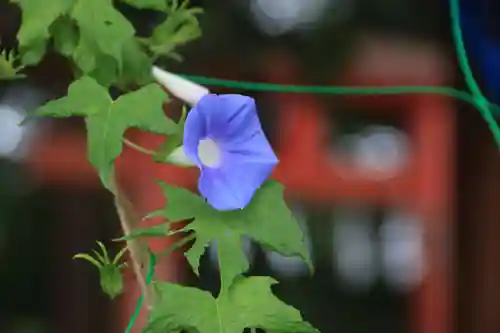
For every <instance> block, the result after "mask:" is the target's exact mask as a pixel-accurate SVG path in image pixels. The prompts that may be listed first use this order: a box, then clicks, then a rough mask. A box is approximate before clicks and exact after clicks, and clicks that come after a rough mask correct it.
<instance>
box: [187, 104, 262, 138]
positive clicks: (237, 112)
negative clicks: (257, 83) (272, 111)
mask: <svg viewBox="0 0 500 333" xmlns="http://www.w3.org/2000/svg"><path fill="white" fill-rule="evenodd" d="M191 112H199V113H201V114H202V115H203V117H204V118H205V119H206V124H207V133H210V136H211V137H213V138H215V139H218V140H231V139H234V138H235V137H238V138H242V137H246V136H248V135H249V134H251V133H252V132H254V131H255V130H258V129H261V126H260V122H259V118H258V115H257V107H256V105H255V100H254V99H253V98H251V97H248V96H243V95H235V94H229V95H215V94H209V95H205V96H203V98H202V99H201V100H200V101H199V102H198V104H196V106H195V107H194V108H193V110H192V111H191Z"/></svg>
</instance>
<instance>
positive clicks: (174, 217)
mask: <svg viewBox="0 0 500 333" xmlns="http://www.w3.org/2000/svg"><path fill="white" fill-rule="evenodd" d="M161 186H162V188H163V191H164V194H165V196H166V198H167V202H168V203H167V206H166V207H165V208H164V209H163V211H162V216H163V217H165V218H167V219H168V220H170V221H172V222H175V221H180V220H187V219H191V218H194V221H193V222H191V223H189V224H188V225H187V226H185V227H184V228H183V229H182V230H183V231H191V230H192V231H194V232H195V233H196V241H195V242H194V244H193V246H192V247H191V249H189V250H188V251H187V252H186V254H185V255H186V258H187V260H188V262H189V264H190V265H191V267H192V268H193V270H194V272H195V273H196V274H198V267H199V260H200V257H201V255H203V253H204V252H205V248H206V247H207V246H208V245H209V244H210V242H212V241H216V242H217V245H218V247H217V248H218V254H219V261H220V268H221V272H220V274H221V279H222V281H226V285H225V286H223V288H228V287H229V286H230V285H231V281H232V280H233V279H234V278H235V277H236V276H238V275H240V274H241V273H243V272H245V271H246V270H247V269H248V267H249V263H248V259H247V257H246V256H245V253H244V251H243V248H242V247H243V244H242V238H243V236H248V237H250V238H251V239H253V240H254V241H256V242H259V243H260V244H262V245H263V246H264V247H265V248H267V249H270V250H272V251H276V252H279V253H281V254H282V255H284V256H299V257H300V258H301V259H303V260H304V261H305V262H306V263H307V264H308V266H309V268H310V269H311V271H312V263H311V260H310V258H309V254H308V250H307V246H306V244H305V242H304V237H303V235H302V230H301V228H300V225H299V223H298V222H297V220H295V218H294V217H293V215H292V212H291V211H290V210H289V209H288V207H287V205H286V204H285V201H284V199H283V186H282V185H281V184H280V183H278V182H275V181H267V182H266V183H265V184H264V185H262V187H261V188H260V189H259V190H258V191H257V193H256V194H255V196H254V198H253V200H252V202H251V203H250V204H249V205H248V206H247V207H246V208H245V209H243V210H239V211H230V212H221V211H218V210H216V209H214V208H212V207H211V206H210V205H208V204H207V203H206V202H205V201H204V199H202V198H201V197H199V196H198V195H195V194H193V193H191V192H189V191H187V190H185V189H182V188H177V187H173V186H170V185H167V184H165V183H161ZM284 230H286V232H284Z"/></svg>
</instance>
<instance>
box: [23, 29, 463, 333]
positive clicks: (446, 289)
mask: <svg viewBox="0 0 500 333" xmlns="http://www.w3.org/2000/svg"><path fill="white" fill-rule="evenodd" d="M361 45H362V46H361V47H362V48H363V50H362V52H361V51H360V52H358V54H360V57H359V58H357V59H354V60H353V61H352V66H351V67H350V68H347V69H346V71H345V74H344V76H342V78H341V79H340V80H337V81H336V82H333V84H336V85H338V84H339V83H341V84H342V85H351V86H387V85H391V86H393V85H443V84H446V83H447V81H448V75H449V73H448V71H447V70H446V68H447V66H445V64H446V63H445V61H443V59H442V58H441V57H442V55H441V54H440V53H439V52H437V51H435V50H434V49H432V48H427V47H419V46H415V45H409V46H408V49H407V50H404V49H403V48H402V47H401V43H392V42H391V41H387V40H380V39H369V40H367V41H366V42H364V43H362V44H361ZM267 59H268V62H267V63H266V66H265V68H266V67H267V70H266V71H265V73H266V76H267V77H266V79H267V80H269V81H272V82H279V83H294V84H297V83H300V79H299V77H300V73H299V70H298V68H296V67H295V66H294V65H293V63H292V62H288V61H286V58H283V56H282V55H279V59H278V60H276V57H274V56H271V57H269V58H267ZM273 59H274V60H276V61H274V60H273ZM390 59H393V60H394V61H389V60H390ZM277 64H279V66H278V65H277ZM374 69H375V70H374ZM217 76H223V75H222V74H221V73H220V72H218V73H217ZM226 77H228V76H226ZM275 99H276V102H277V105H278V108H279V114H280V117H279V127H280V135H281V139H282V140H280V145H279V146H278V147H277V151H278V152H279V158H280V161H281V163H280V165H279V167H278V168H277V170H276V174H275V177H276V178H277V179H279V180H280V181H282V182H283V183H284V184H285V185H286V187H287V190H288V191H289V192H290V193H291V194H293V195H298V196H301V197H304V198H307V199H308V200H314V201H321V202H326V203H328V202H335V203H337V202H345V201H350V200H354V199H356V200H358V201H364V202H368V203H373V204H377V205H398V206H403V207H405V208H407V209H409V210H411V211H412V212H414V213H416V214H417V216H419V217H420V220H421V221H422V223H423V224H424V225H423V227H424V230H425V233H424V234H425V245H426V246H425V254H424V258H425V263H426V265H427V266H426V268H427V271H426V276H425V280H424V282H423V283H422V285H421V286H420V287H419V288H418V290H417V291H416V292H415V294H414V296H413V297H412V299H413V301H412V304H409V311H411V317H412V318H413V322H412V323H411V327H409V329H411V330H412V331H413V332H414V333H447V332H448V333H451V332H452V331H453V327H452V304H453V296H454V295H453V292H452V290H453V286H452V281H453V279H452V268H453V255H452V244H451V243H450V239H451V234H452V228H453V226H452V221H453V218H452V216H451V211H452V207H451V206H452V200H453V197H452V193H453V187H454V184H453V181H452V179H453V175H452V173H453V170H454V166H453V160H454V156H453V154H454V149H455V142H454V141H453V140H454V135H455V133H454V131H455V125H454V124H455V123H454V109H453V105H452V102H451V101H450V100H449V99H447V98H444V97H440V96H430V95H400V96H372V97H353V96H352V97H349V98H343V103H347V104H348V105H350V106H361V107H363V108H364V109H367V110H369V111H373V112H374V113H375V114H383V113H384V112H387V111H386V110H398V111H397V112H398V117H400V118H401V120H402V121H403V122H404V124H405V125H406V128H407V130H408V134H409V136H410V140H411V145H412V152H413V154H412V155H411V162H410V163H409V165H408V166H407V167H406V168H405V169H404V170H402V171H401V172H400V173H399V174H398V175H396V176H395V177H393V178H390V179H388V180H370V179H364V178H361V177H360V176H359V175H358V174H357V171H356V169H355V168H353V167H351V166H346V165H345V164H340V163H336V162H333V163H332V161H331V159H330V158H328V157H327V156H328V155H329V150H328V147H326V146H325V144H324V137H325V136H327V135H328V131H329V128H327V127H326V125H325V124H326V123H327V122H326V121H325V117H326V116H327V114H328V112H335V111H334V110H333V111H332V110H330V109H327V108H326V107H325V106H324V105H323V104H322V103H320V102H319V101H318V99H317V98H315V96H312V95H299V94H297V95H293V94H286V95H285V94H275ZM167 112H168V110H167ZM51 135H52V136H51V137H50V138H47V139H46V140H44V141H43V142H40V146H39V147H37V148H36V149H34V151H35V152H36V154H33V155H32V156H31V167H32V170H33V173H34V174H35V175H37V176H38V178H39V179H40V180H43V181H45V182H50V183H59V184H71V186H72V187H77V186H79V187H97V186H100V184H99V182H98V178H97V176H96V175H95V172H94V170H93V169H92V168H91V167H90V165H89V164H88V162H87V160H86V156H85V138H84V137H83V136H79V135H76V134H74V133H73V132H68V133H61V132H59V133H53V134H51ZM132 137H133V139H134V141H135V142H137V143H139V144H141V145H143V146H146V147H155V146H157V145H158V144H159V143H160V140H161V139H160V138H158V137H155V136H152V135H149V134H142V133H133V134H132ZM117 166H118V170H119V173H120V179H122V180H123V181H124V183H123V185H124V186H125V187H126V188H127V189H128V191H129V193H130V195H131V199H132V201H133V202H134V204H135V205H136V208H137V210H138V211H139V213H140V214H143V213H146V212H148V211H151V210H153V209H156V208H158V207H160V206H161V205H162V204H163V198H162V196H161V195H160V192H159V189H158V188H157V186H156V185H155V183H154V182H153V179H155V178H160V179H163V180H165V181H167V182H170V183H173V184H177V185H181V186H186V187H190V188H194V187H195V184H196V171H195V170H187V169H179V168H176V167H169V166H158V165H154V164H153V163H152V162H151V161H150V159H149V158H148V157H147V156H143V155H140V154H139V153H137V152H135V151H130V150H128V149H126V150H125V153H124V155H123V156H122V157H121V158H120V160H119V161H118V163H117ZM341 175H342V176H341ZM346 175H349V176H348V177H346ZM153 223H154V222H153ZM150 245H151V247H152V248H153V249H154V250H158V249H159V248H165V247H166V246H168V244H165V241H164V240H151V241H150ZM178 259H179V258H171V259H169V261H168V262H164V263H162V264H161V266H160V267H159V269H158V274H159V275H160V277H161V278H169V279H173V280H180V279H182V269H178V267H179V265H180V263H181V262H180V261H179V260H178ZM136 299H137V293H129V294H128V295H127V296H126V300H125V302H124V309H123V311H124V312H123V316H120V318H121V319H120V320H124V319H127V318H129V314H130V313H131V311H132V310H133V306H134V305H135V301H136ZM125 315H126V316H125Z"/></svg>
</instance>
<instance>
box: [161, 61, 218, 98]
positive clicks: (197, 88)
mask: <svg viewBox="0 0 500 333" xmlns="http://www.w3.org/2000/svg"><path fill="white" fill-rule="evenodd" d="M152 73H153V76H154V78H155V79H156V81H158V83H159V84H161V85H162V86H163V87H165V89H167V90H168V91H169V92H170V93H172V94H173V95H174V96H175V97H177V98H179V99H181V100H183V101H184V102H186V103H188V104H189V105H191V106H193V105H195V104H196V103H198V101H199V100H200V99H201V98H202V97H203V96H205V95H206V94H209V93H210V91H209V90H208V88H206V87H204V86H201V85H199V84H197V83H194V82H192V81H189V80H186V79H184V78H182V77H180V76H178V75H175V74H172V73H170V72H167V71H165V70H163V69H161V68H159V67H156V66H153V70H152Z"/></svg>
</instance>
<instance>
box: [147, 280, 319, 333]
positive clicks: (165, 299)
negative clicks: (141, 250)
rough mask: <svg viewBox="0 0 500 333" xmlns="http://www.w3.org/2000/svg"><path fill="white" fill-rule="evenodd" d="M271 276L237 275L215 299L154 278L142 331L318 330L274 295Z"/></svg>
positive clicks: (304, 332) (284, 332)
mask: <svg viewBox="0 0 500 333" xmlns="http://www.w3.org/2000/svg"><path fill="white" fill-rule="evenodd" d="M276 283H277V281H276V280H274V279H272V278H270V277H250V278H245V277H238V278H237V279H236V280H235V282H234V284H233V285H232V286H231V288H230V289H229V290H228V291H227V292H226V293H223V294H221V295H219V297H218V298H217V299H215V298H213V296H212V295H211V294H210V293H209V292H206V291H202V290H199V289H196V288H192V287H183V286H180V285H176V284H172V283H166V282H155V283H154V287H155V288H156V290H157V295H158V301H157V304H156V305H155V306H154V307H153V308H152V313H151V319H150V322H149V324H148V325H147V326H146V328H145V330H144V331H143V333H160V332H175V331H189V332H198V333H219V332H220V333H241V332H243V330H244V329H245V328H260V329H263V330H264V331H266V332H282V333H318V330H316V329H315V328H314V327H312V326H311V325H310V324H309V323H308V322H306V321H304V320H303V319H302V316H301V314H300V312H299V311H298V310H296V309H294V308H293V307H291V306H289V305H286V304H285V303H283V302H281V301H280V300H279V299H278V298H276V296H274V295H273V293H272V290H271V286H272V285H274V284H276Z"/></svg>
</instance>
